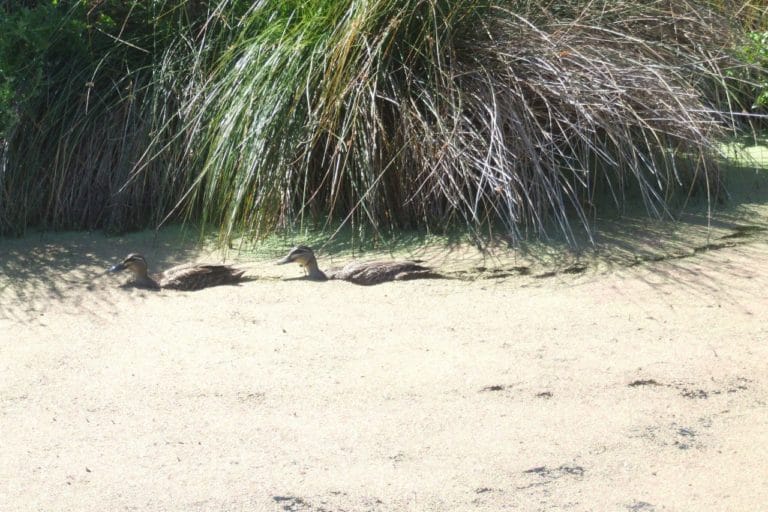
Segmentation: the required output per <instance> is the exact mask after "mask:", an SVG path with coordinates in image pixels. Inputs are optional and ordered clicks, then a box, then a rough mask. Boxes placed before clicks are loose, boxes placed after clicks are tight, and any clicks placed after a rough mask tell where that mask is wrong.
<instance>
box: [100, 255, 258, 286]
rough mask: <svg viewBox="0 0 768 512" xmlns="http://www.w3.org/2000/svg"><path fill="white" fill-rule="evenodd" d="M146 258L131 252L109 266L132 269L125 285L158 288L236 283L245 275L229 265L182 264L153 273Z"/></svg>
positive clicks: (114, 268) (116, 270)
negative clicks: (150, 272) (130, 278)
mask: <svg viewBox="0 0 768 512" xmlns="http://www.w3.org/2000/svg"><path fill="white" fill-rule="evenodd" d="M147 268H148V266H147V260H146V259H144V256H142V255H141V254H137V253H132V254H129V255H128V256H126V257H125V259H124V260H123V261H121V262H120V263H118V264H117V265H115V266H113V267H112V268H110V269H109V272H120V271H122V270H125V269H128V270H130V271H131V272H132V273H133V280H132V281H128V282H127V283H125V285H124V286H133V287H136V288H145V289H148V290H159V289H161V288H168V289H171V290H188V291H191V290H200V289H202V288H208V287H211V286H218V285H222V284H236V283H239V282H240V281H241V280H242V279H243V274H244V273H245V271H244V270H238V269H235V268H232V267H230V266H229V265H179V266H178V267H173V268H171V269H168V270H166V271H165V272H163V273H162V274H159V275H156V276H155V277H152V276H150V275H149V273H148V272H147Z"/></svg>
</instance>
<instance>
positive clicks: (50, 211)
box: [0, 0, 762, 243]
mask: <svg viewBox="0 0 768 512" xmlns="http://www.w3.org/2000/svg"><path fill="white" fill-rule="evenodd" d="M9 5H12V4H9ZM749 5H751V4H750V3H749V2H725V1H720V2H711V1H703V0H702V1H686V2H676V3H674V6H670V5H669V2H661V1H651V0H648V1H644V2H641V3H637V2H623V1H622V2H615V1H610V2H608V1H604V2H585V1H580V0H570V1H559V2H545V1H521V2H493V1H479V0H461V1H437V0H434V1H422V0H408V1H398V2H395V1H394V0H392V1H386V0H379V1H365V2H352V1H345V2H334V1H329V0H312V1H308V2H307V1H302V2H298V1H297V2H277V1H263V2H258V3H257V4H252V3H250V2H242V1H237V0H221V1H212V2H197V1H196V2H192V1H187V2H185V1H165V2H151V3H146V4H144V3H137V4H133V5H124V4H122V3H119V4H108V3H104V4H98V5H96V6H88V5H86V4H84V3H82V2H58V3H57V4H55V5H52V4H48V3H40V4H38V5H37V6H36V7H35V8H32V9H28V8H22V7H17V8H15V9H13V8H7V9H9V10H8V11H7V13H6V14H8V15H9V16H8V17H6V20H11V21H13V20H15V22H16V27H17V28H18V27H22V28H23V27H24V26H27V27H28V26H31V25H34V26H36V27H43V28H45V30H47V31H48V32H50V37H44V38H32V37H30V36H29V35H28V34H29V33H30V32H29V31H28V30H27V31H22V30H20V29H19V30H17V31H16V32H6V33H8V34H10V36H6V37H5V42H6V44H5V46H3V47H2V49H3V53H0V55H2V57H0V62H2V63H7V62H9V61H11V59H10V58H9V55H11V54H12V50H14V52H15V53H14V54H18V53H19V50H18V48H22V49H23V50H24V51H26V52H27V53H28V54H29V55H27V56H26V57H25V59H23V62H27V63H29V64H23V63H17V64H16V66H17V68H14V67H13V66H8V65H5V64H4V65H5V67H4V68H3V69H11V71H13V70H14V69H19V70H22V71H26V72H29V73H27V74H28V75H29V76H32V77H38V78H36V79H35V80H33V81H32V82H30V83H27V84H25V83H22V82H12V81H9V80H6V81H5V84H6V90H7V91H10V93H13V94H17V95H18V94H19V93H18V91H27V94H26V95H25V96H20V100H21V101H16V102H15V103H13V108H12V109H10V110H9V109H8V108H6V110H5V114H7V115H6V116H5V118H4V119H6V121H4V125H3V126H4V134H3V139H4V140H3V144H4V145H3V147H2V162H3V163H2V165H3V167H2V171H0V231H1V232H3V233H6V234H8V233H19V232H23V231H24V230H25V229H27V228H28V227H31V226H34V227H42V228H49V229H83V228H87V229H105V230H107V231H108V232H122V231H126V230H132V229H140V228H144V227H149V226H156V225H158V224H161V223H163V222H164V221H168V220H172V221H180V220H187V221H191V222H194V223H198V224H200V225H207V226H212V227H213V228H214V229H216V230H218V231H220V232H221V233H222V234H223V235H222V239H223V240H228V239H230V238H232V237H234V236H246V237H249V238H257V239H258V238H263V237H265V236H267V235H269V234H270V233H273V232H274V231H275V230H279V229H283V228H291V229H309V228H312V229H314V228H320V227H322V226H324V225H326V223H327V225H338V224H339V223H344V224H346V225H347V226H348V229H350V230H351V231H352V232H353V233H356V236H359V237H363V238H364V237H366V236H369V235H371V234H375V233H381V232H387V231H389V230H391V229H421V230H429V231H438V232H440V231H443V230H445V229H446V226H450V229H454V228H456V227H457V226H459V227H461V228H462V229H469V231H470V232H473V233H475V234H484V233H488V232H492V233H497V234H499V235H501V236H504V237H506V238H507V239H508V240H510V241H512V242H515V241H518V240H520V239H522V238H525V237H527V236H528V235H531V234H540V233H542V232H547V233H550V234H552V233H553V232H558V233H560V234H561V235H562V236H564V237H565V239H566V240H568V241H569V242H570V243H575V242H576V240H577V239H578V237H579V235H578V232H579V231H586V232H587V233H588V236H587V240H589V238H590V235H589V233H591V229H592V223H591V222H590V219H591V218H593V217H594V215H595V214H596V213H599V212H600V211H603V210H605V209H611V208H616V207H619V208H622V207H623V205H625V204H626V203H627V202H631V201H634V200H636V199H639V200H640V201H641V202H642V204H643V205H644V207H645V208H646V210H647V211H648V212H650V213H651V214H652V215H656V216H659V215H664V214H665V212H666V211H667V208H668V206H669V205H670V204H671V203H673V202H674V201H675V200H676V198H679V197H685V196H687V195H688V194H690V193H691V192H692V191H693V192H696V193H697V194H699V195H702V196H704V197H705V198H706V200H707V201H712V200H714V199H715V198H716V196H717V195H718V194H719V193H720V185H721V179H720V177H719V173H718V162H717V148H718V147H719V146H718V144H719V142H718V141H719V140H720V138H721V137H722V136H723V134H724V133H727V132H728V131H733V130H736V129H737V128H738V126H739V125H740V123H741V121H740V119H739V117H738V116H737V117H734V115H733V112H737V113H740V112H742V110H745V109H747V110H748V109H749V108H750V107H751V105H747V103H749V101H747V100H748V98H749V91H753V89H749V87H751V86H753V85H759V84H757V83H756V82H755V80H754V79H753V78H752V74H751V73H753V71H752V70H753V68H754V66H755V62H751V61H750V58H748V56H746V55H745V53H744V52H743V51H741V49H743V48H744V45H745V44H747V41H748V38H747V29H746V27H747V26H748V25H749V24H759V23H762V22H761V21H760V20H761V18H760V11H759V9H756V8H753V9H751V10H750V9H743V7H745V6H746V7H749ZM753 7H754V6H753ZM734 9H737V11H738V12H740V13H742V17H741V18H739V17H733V16H732V13H733V12H735V11H734ZM11 21H6V23H10V22H11ZM25 24H26V25H25ZM33 33H34V32H33ZM13 38H15V39H13ZM12 39H13V41H15V43H14V45H11V44H8V41H10V40H12ZM22 53H23V52H22ZM752 60H753V61H754V58H753V59H752ZM20 61H21V60H20ZM13 62H16V61H13ZM25 66H26V67H25ZM32 71H34V73H32ZM756 72H757V71H755V73H756ZM22 74H23V73H21V72H18V73H17V75H18V76H21V75H22ZM6 75H8V73H7V72H6ZM9 84H10V85H9ZM750 84H751V85H750ZM7 104H8V103H6V105H7ZM741 124H742V125H743V123H741Z"/></svg>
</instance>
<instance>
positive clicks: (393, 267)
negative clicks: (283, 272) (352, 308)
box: [278, 245, 442, 285]
mask: <svg viewBox="0 0 768 512" xmlns="http://www.w3.org/2000/svg"><path fill="white" fill-rule="evenodd" d="M285 263H298V264H299V265H301V266H302V267H303V268H304V272H305V273H306V278H307V279H310V280H313V281H326V280H328V279H339V280H342V281H349V282H351V283H355V284H360V285H374V284H379V283H384V282H387V281H405V280H410V279H425V278H440V277H442V276H441V275H440V274H437V273H436V272H434V271H433V270H431V269H430V268H429V267H425V266H423V265H419V264H418V263H416V262H413V261H386V260H385V261H364V262H353V263H350V264H348V265H346V266H344V267H342V268H340V269H335V270H330V271H328V272H323V271H322V270H320V268H319V267H318V266H317V259H316V258H315V253H314V251H312V248H310V247H307V246H305V245H299V246H297V247H294V248H293V249H291V251H290V252H289V253H288V255H287V256H286V257H285V258H283V259H282V260H280V261H279V262H278V264H281V265H282V264H285Z"/></svg>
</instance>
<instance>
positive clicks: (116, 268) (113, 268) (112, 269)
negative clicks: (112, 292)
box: [107, 263, 125, 274]
mask: <svg viewBox="0 0 768 512" xmlns="http://www.w3.org/2000/svg"><path fill="white" fill-rule="evenodd" d="M121 270H125V263H118V264H117V265H113V266H111V267H109V270H108V271H107V272H109V273H111V274H114V273H115V272H120V271H121Z"/></svg>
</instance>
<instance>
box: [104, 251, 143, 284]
mask: <svg viewBox="0 0 768 512" xmlns="http://www.w3.org/2000/svg"><path fill="white" fill-rule="evenodd" d="M126 269H128V270H130V271H131V272H133V275H135V276H136V277H139V278H142V277H147V260H145V259H144V256H142V255H141V254H138V253H131V254H129V255H128V256H126V257H125V259H123V261H121V262H120V263H118V264H117V265H114V266H112V267H111V268H110V269H109V272H111V273H115V272H121V271H123V270H126Z"/></svg>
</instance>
